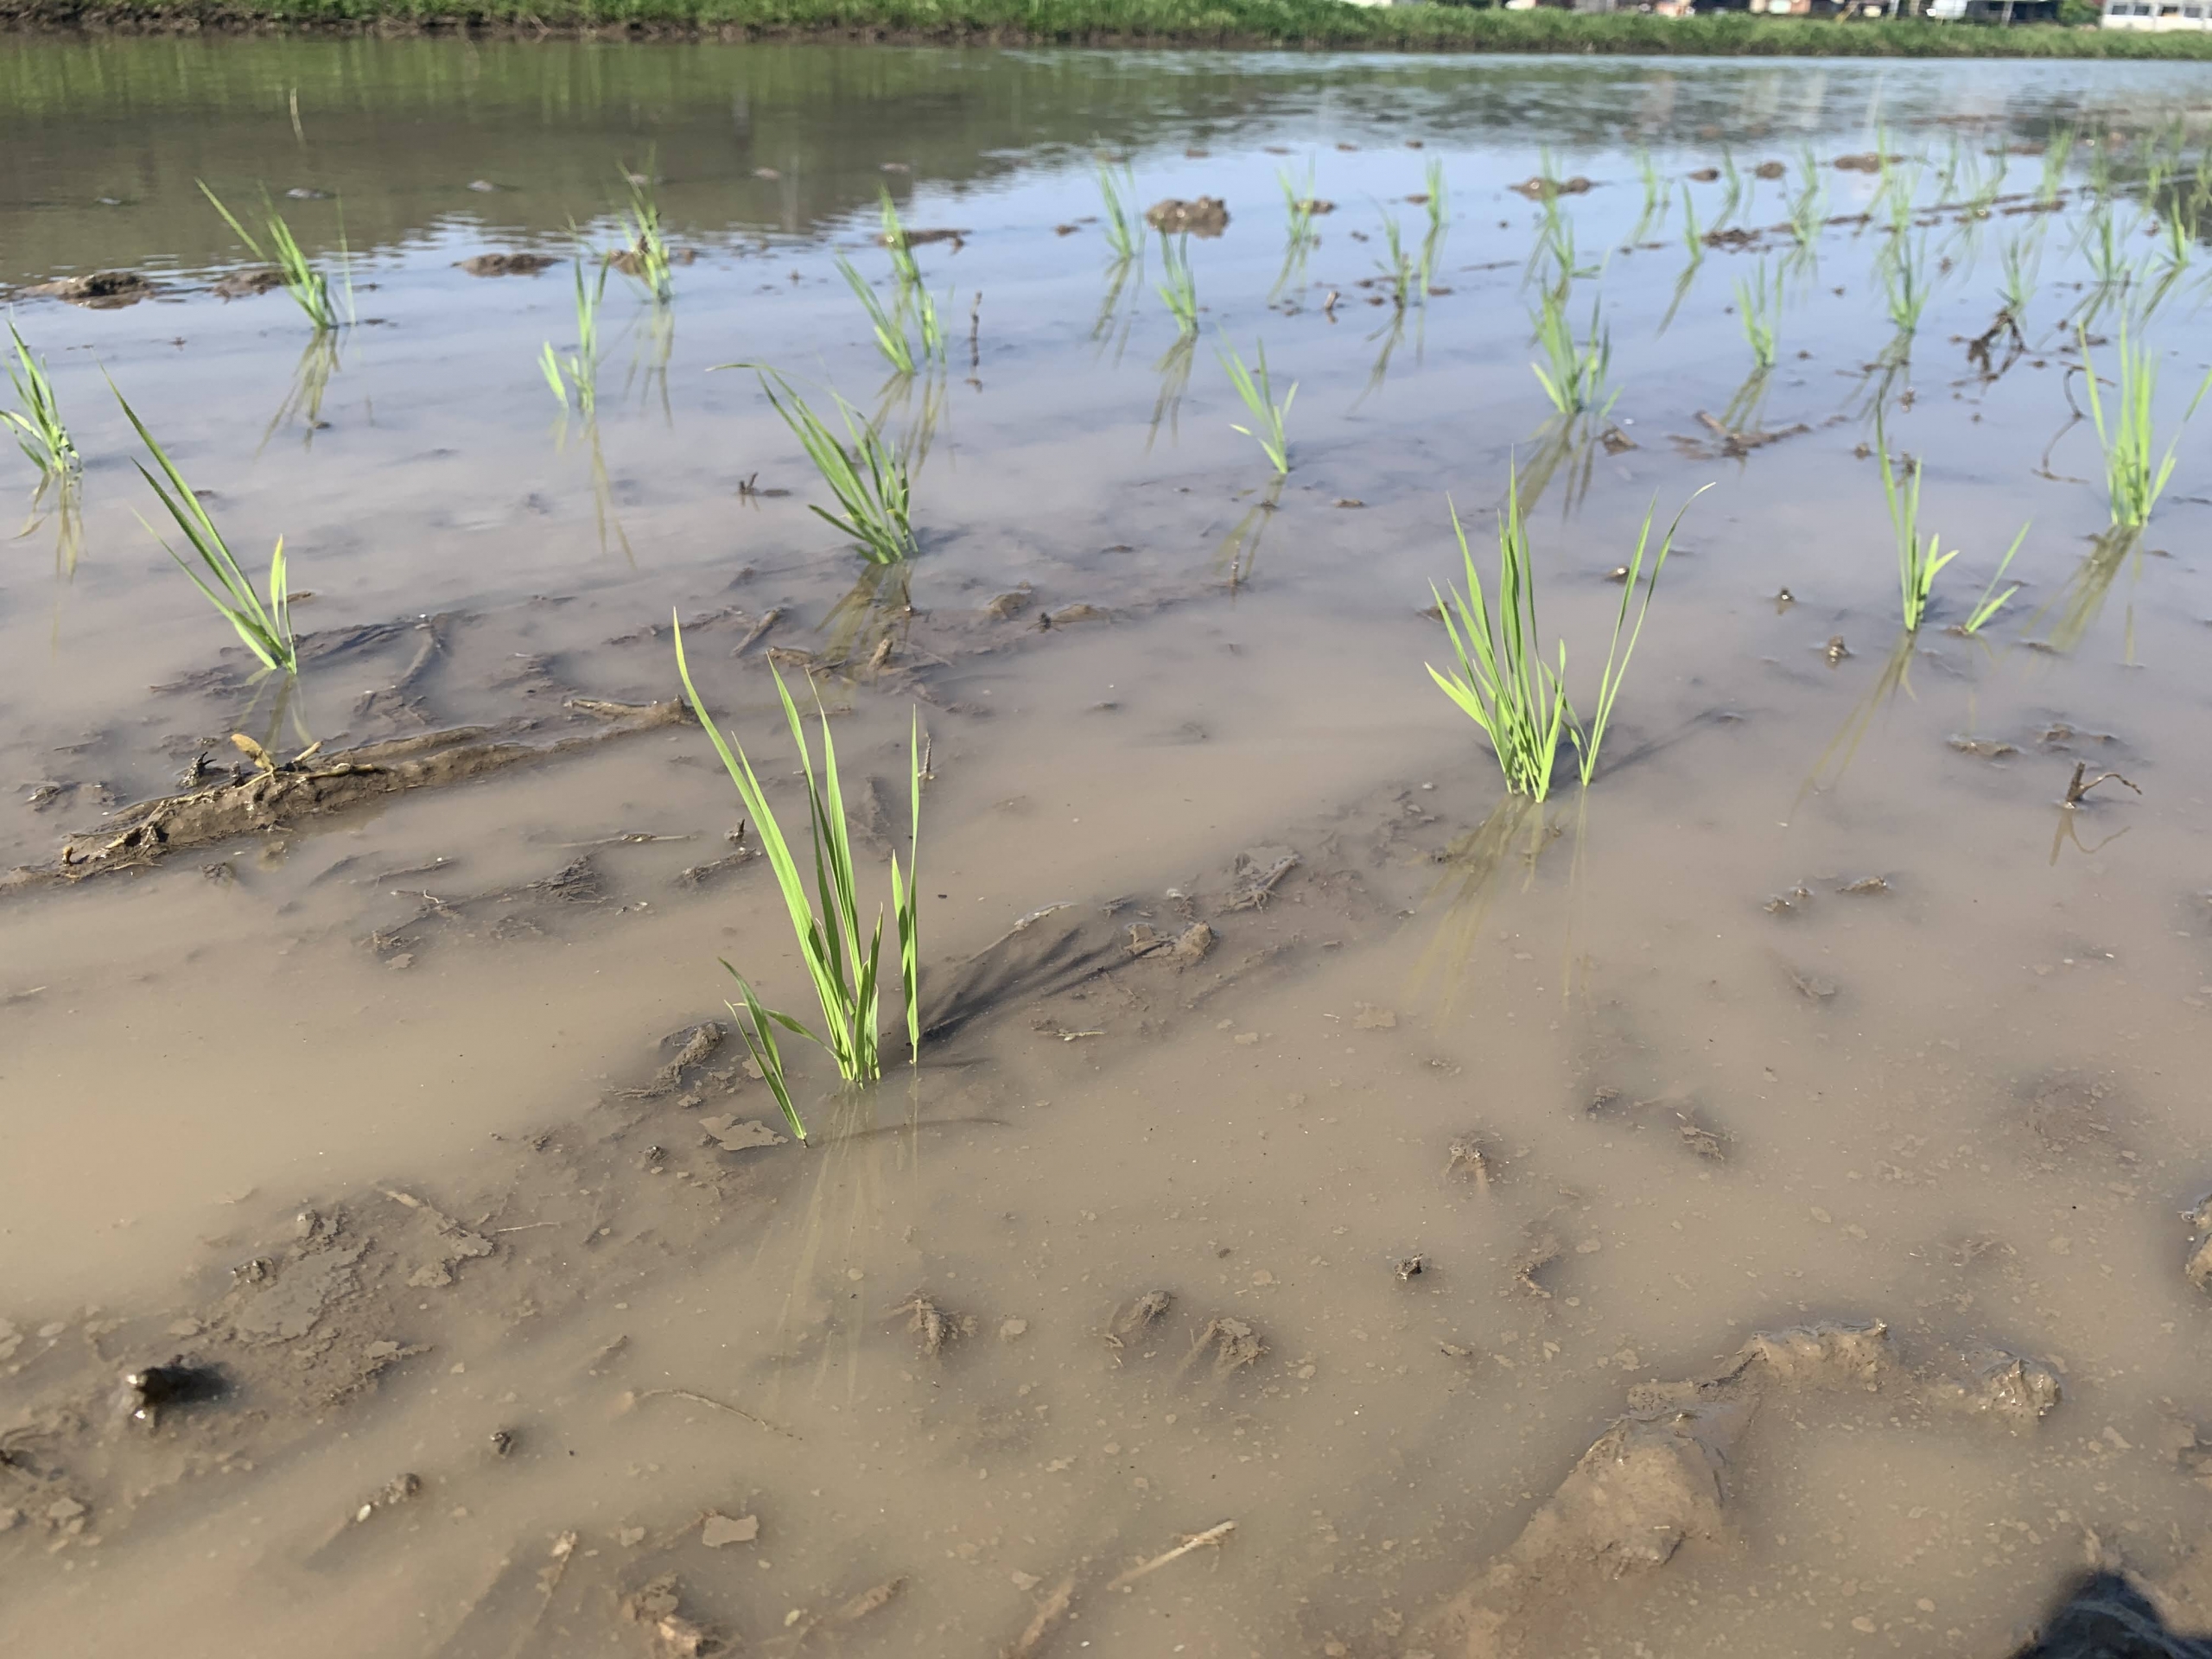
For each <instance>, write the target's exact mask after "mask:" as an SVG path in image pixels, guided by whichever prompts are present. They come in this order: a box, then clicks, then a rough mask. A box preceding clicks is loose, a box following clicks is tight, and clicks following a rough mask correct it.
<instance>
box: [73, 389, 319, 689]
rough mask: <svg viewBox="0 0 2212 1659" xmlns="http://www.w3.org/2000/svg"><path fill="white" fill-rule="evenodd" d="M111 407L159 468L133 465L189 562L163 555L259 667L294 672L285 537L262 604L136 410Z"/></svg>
mask: <svg viewBox="0 0 2212 1659" xmlns="http://www.w3.org/2000/svg"><path fill="white" fill-rule="evenodd" d="M116 402H118V403H119V404H122V405H123V412H124V415H125V416H128V417H129V419H130V424H131V427H132V428H133V429H135V430H136V431H137V434H138V438H139V442H142V443H143V444H144V445H145V446H146V450H147V453H148V454H151V455H152V456H153V458H154V461H155V464H156V466H158V467H160V468H161V469H162V477H161V478H156V477H155V476H154V474H152V473H150V472H148V471H147V470H146V463H145V462H143V461H140V462H138V463H137V467H138V472H139V474H140V476H142V477H143V478H144V479H145V480H146V482H147V483H149V485H151V486H153V490H154V493H155V495H156V496H157V497H159V498H160V499H161V503H162V506H163V507H165V508H167V509H168V515H169V517H170V518H172V519H174V520H175V523H176V527H177V529H178V530H179V531H181V532H183V535H184V539H185V542H186V544H187V545H188V546H189V547H190V548H191V549H192V552H193V558H192V559H191V560H187V559H186V558H185V557H184V556H183V555H181V554H180V553H179V552H178V551H177V550H175V548H173V547H171V546H170V545H169V544H168V543H167V542H165V541H164V542H162V551H163V552H165V553H167V554H168V556H169V557H171V558H172V559H174V560H175V561H176V566H177V569H180V570H181V571H183V572H184V574H185V575H188V576H189V577H190V578H191V579H192V585H193V586H194V587H195V588H198V589H199V590H200V593H201V594H203V595H204V596H205V597H206V599H207V602H208V603H209V604H210V605H213V607H215V608H216V609H217V610H219V611H220V612H221V613H223V617H224V620H226V621H227V622H229V623H230V625H231V627H232V631H233V632H236V633H237V635H238V639H240V640H241V641H242V642H244V644H245V648H246V649H247V650H248V651H251V652H252V653H253V654H254V656H255V658H257V660H258V661H259V662H260V664H261V665H262V666H263V667H264V668H268V669H281V670H282V671H283V672H285V673H287V674H296V673H297V672H298V671H299V666H300V657H299V646H298V644H297V642H296V640H295V639H293V637H292V598H291V592H292V590H291V583H290V580H289V575H288V574H287V572H286V569H285V565H284V538H283V537H281V536H280V537H277V550H276V552H275V553H273V554H272V555H270V560H269V594H268V598H267V600H266V601H265V602H264V600H263V598H262V596H261V595H260V594H257V593H255V592H254V591H253V583H252V582H251V581H249V580H248V579H247V577H246V574H245V571H244V570H242V569H239V568H238V560H237V559H236V558H234V557H232V554H231V549H230V544H229V543H226V541H224V539H223V533H222V531H219V530H218V529H216V528H215V521H214V520H213V518H209V517H208V515H207V506H206V505H205V504H203V503H202V502H201V500H200V498H199V497H198V496H197V495H195V494H194V493H193V491H192V486H190V485H189V484H188V483H186V482H185V481H184V474H182V473H181V472H179V471H178V470H177V469H176V464H175V462H174V461H171V460H170V459H169V458H168V454H166V453H165V452H164V451H163V450H162V446H161V445H160V444H159V443H157V442H155V441H154V435H153V434H152V433H151V432H149V431H148V430H147V429H146V423H145V422H143V421H142V420H140V419H139V418H138V411H137V410H135V409H133V408H131V407H130V403H129V402H128V401H127V400H126V399H125V398H124V396H123V394H122V393H121V392H119V391H118V392H117V393H116ZM164 480H167V481H166V482H164ZM140 522H142V523H143V522H144V521H143V519H142V520H141V521H140ZM146 528H147V529H148V530H149V531H153V528H154V527H153V526H152V525H151V524H148V525H147V526H146ZM154 537H155V539H156V541H160V540H161V532H160V531H154ZM195 563H196V564H197V567H198V568H197V569H195V568H194V564H195Z"/></svg>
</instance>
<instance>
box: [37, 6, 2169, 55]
mask: <svg viewBox="0 0 2212 1659" xmlns="http://www.w3.org/2000/svg"><path fill="white" fill-rule="evenodd" d="M7 23H13V24H15V25H16V26H18V27H29V28H52V27H68V26H72V25H85V26H91V27H95V28H98V27H108V28H117V29H175V28H187V29H188V28H194V27H215V28H222V27H236V28H249V29H251V28H257V27H263V28H265V27H269V26H271V25H276V26H279V27H283V26H290V27H298V28H306V29H317V28H323V29H328V28H336V29H363V28H369V27H374V26H382V27H385V28H391V27H394V26H397V27H400V28H421V29H444V28H477V29H501V30H509V29H512V30H517V31H524V32H528V33H531V34H536V33H539V32H541V31H544V30H552V31H555V32H558V33H563V34H574V33H594V32H596V33H626V32H628V33H645V34H668V35H721V36H724V37H730V38H743V37H768V38H791V37H795V36H806V35H823V36H832V37H842V38H846V39H853V38H861V39H868V38H878V39H892V40H902V41H945V42H954V41H1001V42H1014V41H1031V42H1058V43H1063V44H1068V45H1082V44H1090V43H1104V42H1124V41H1144V42H1151V43H1156V44H1161V45H1192V46H1285V47H1300V48H1347V49H1361V48H1365V49H1370V50H1381V51H1413V52H1426V51H1433V52H1529V53H1537V52H1545V53H1567V52H1584V53H1598V52H1603V53H1641V54H1663V55H1676V56H1700V57H1897V58H1971V57H2018V58H2183V59H2212V34H2158V35H2152V34H2138V33H2135V32H2133V31H2126V30H2117V29H2094V28H2086V29H2083V28H2059V27H2056V26H2050V25H2024V26H2018V27H2014V28H2011V29H1998V28H1993V27H1988V26H1984V25H1978V24H1968V23H1930V22H1834V21H1832V20H1826V19H1823V20H1818V21H1815V20H1813V19H1809V18H1788V17H1754V16H1749V15H1748V14H1743V13H1736V14H1730V15H1726V16H1705V17H1688V18H1679V19H1676V18H1663V17H1649V16H1635V15H1629V16H1587V15H1582V14H1579V13H1574V12H1567V11H1558V10H1539V11H1503V10H1491V9H1476V8H1472V7H1464V6H1452V5H1426V6H1376V7H1366V6H1354V5H1348V4H1344V3H1341V0H0V25H5V24H7Z"/></svg>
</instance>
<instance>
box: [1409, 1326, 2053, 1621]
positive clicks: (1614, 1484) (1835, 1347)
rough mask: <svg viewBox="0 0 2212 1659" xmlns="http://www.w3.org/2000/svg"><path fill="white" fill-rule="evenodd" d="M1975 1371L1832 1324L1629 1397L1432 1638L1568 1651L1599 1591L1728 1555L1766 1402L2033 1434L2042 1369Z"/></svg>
mask: <svg viewBox="0 0 2212 1659" xmlns="http://www.w3.org/2000/svg"><path fill="white" fill-rule="evenodd" d="M1969 1363H1970V1365H1971V1366H1972V1369H1971V1370H1969V1372H1968V1374H1967V1376H1966V1377H1964V1378H1963V1379H1961V1378H1960V1377H1957V1376H1948V1375H1945V1374H1943V1373H1942V1371H1941V1370H1938V1371H1936V1373H1935V1374H1934V1375H1931V1376H1923V1375H1922V1374H1920V1373H1917V1372H1916V1371H1914V1370H1911V1369H1910V1368H1909V1367H1907V1366H1906V1365H1905V1363H1904V1361H1903V1360H1902V1359H1901V1358H1900V1357H1898V1355H1897V1351H1896V1350H1895V1348H1894V1346H1893V1345H1892V1344H1891V1338H1890V1332H1889V1327H1888V1326H1887V1325H1884V1324H1882V1323H1880V1322H1879V1321H1875V1322H1872V1323H1868V1324H1846V1323H1840V1322H1831V1323H1826V1324H1821V1325H1806V1326H1797V1327H1793V1328H1790V1329H1787V1330H1783V1331H1777V1332H1761V1333H1759V1334H1758V1335H1755V1336H1753V1337H1752V1338H1750V1339H1749V1340H1748V1341H1747V1342H1745V1344H1744V1345H1743V1347H1742V1348H1741V1349H1739V1350H1738V1352H1737V1354H1736V1357H1735V1358H1734V1359H1733V1360H1732V1361H1731V1362H1730V1363H1728V1364H1727V1365H1726V1367H1725V1368H1724V1369H1722V1370H1720V1371H1719V1372H1718V1373H1716V1374H1715V1375H1713V1376H1708V1377H1703V1378H1699V1379H1696V1380H1693V1381H1689V1382H1683V1383H1642V1384H1638V1385H1637V1386H1635V1387H1633V1388H1631V1389H1630V1390H1629V1395H1628V1409H1627V1411H1626V1412H1625V1413H1624V1414H1622V1415H1621V1416H1620V1417H1619V1418H1618V1419H1617V1420H1616V1421H1614V1422H1613V1424H1612V1426H1611V1427H1609V1428H1608V1429H1606V1430H1605V1433H1603V1434H1601V1435H1599V1437H1598V1440H1596V1442H1595V1443H1594V1444H1593V1445H1592V1446H1591V1447H1590V1449H1589V1450H1588V1451H1587V1452H1584V1453H1583V1455H1582V1456H1581V1458H1580V1459H1579V1460H1578V1461H1577V1462H1576V1464H1575V1465H1574V1467H1573V1470H1572V1471H1569V1473H1568V1474H1567V1478H1566V1479H1565V1480H1564V1481H1562V1482H1561V1483H1560V1486H1559V1489H1558V1491H1555V1492H1554V1494H1553V1495H1552V1497H1550V1498H1549V1499H1548V1501H1547V1502H1546V1503H1544V1504H1543V1505H1542V1507H1541V1508H1540V1509H1539V1510H1537V1511H1536V1512H1535V1515H1534V1516H1531V1517H1530V1518H1529V1522H1528V1524H1527V1526H1525V1527H1524V1528H1523V1529H1522V1532H1521V1535H1520V1536H1519V1537H1518V1538H1516V1540H1515V1541H1513V1543H1512V1544H1511V1545H1510V1547H1509V1548H1507V1549H1506V1550H1505V1552H1504V1553H1503V1554H1501V1555H1499V1556H1498V1557H1497V1559H1496V1560H1493V1561H1491V1563H1490V1564H1489V1565H1488V1566H1487V1567H1484V1568H1482V1569H1481V1570H1480V1571H1479V1572H1478V1573H1476V1575H1475V1576H1474V1577H1473V1578H1472V1579H1471V1580H1470V1581H1469V1583H1468V1584H1467V1585H1466V1586H1465V1588H1463V1589H1462V1590H1461V1591H1460V1592H1459V1594H1458V1595H1457V1596H1455V1597H1453V1598H1452V1600H1451V1601H1450V1602H1448V1603H1447V1604H1446V1605H1445V1607H1444V1608H1443V1609H1442V1610H1441V1611H1440V1613H1439V1614H1438V1615H1437V1616H1436V1617H1435V1618H1433V1620H1431V1621H1430V1622H1429V1624H1428V1626H1427V1633H1428V1635H1429V1637H1431V1638H1432V1639H1433V1641H1434V1642H1435V1643H1436V1645H1437V1647H1438V1649H1439V1650H1441V1649H1443V1648H1445V1647H1447V1646H1450V1647H1454V1648H1456V1649H1457V1650H1458V1651H1459V1652H1461V1653H1464V1654H1465V1655H1466V1656H1467V1659H1504V1656H1508V1655H1520V1654H1528V1655H1534V1654H1539V1653H1545V1652H1554V1651H1558V1650H1560V1649H1559V1643H1558V1642H1557V1641H1556V1640H1555V1639H1554V1638H1555V1637H1556V1636H1557V1634H1558V1632H1557V1630H1556V1628H1555V1627H1556V1624H1557V1623H1558V1621H1560V1619H1561V1618H1565V1617H1567V1616H1570V1615H1571V1614H1572V1613H1573V1611H1574V1610H1575V1609H1576V1608H1577V1606H1578V1605H1580V1604H1581V1603H1583V1602H1585V1601H1586V1600H1587V1599H1588V1598H1589V1597H1590V1596H1591V1594H1592V1593H1593V1592H1596V1591H1597V1590H1598V1589H1599V1587H1600V1586H1603V1585H1605V1584H1606V1583H1607V1582H1609V1581H1611V1580H1618V1579H1620V1578H1623V1577H1624V1576H1627V1575H1629V1574H1631V1573H1642V1572H1649V1571H1652V1570H1654V1569H1656V1568H1658V1567H1663V1566H1665V1565H1666V1564H1667V1562H1669V1560H1672V1559H1673V1558H1674V1555H1675V1552H1676V1551H1677V1550H1678V1549H1680V1548H1681V1547H1682V1545H1683V1544H1684V1543H1686V1542H1688V1541H1705V1542H1710V1543H1713V1544H1716V1545H1725V1544H1726V1542H1727V1541H1728V1540H1729V1537H1730V1529H1729V1516H1728V1510H1729V1505H1730V1501H1731V1493H1730V1490H1729V1482H1730V1478H1731V1471H1732V1469H1733V1468H1734V1467H1735V1466H1736V1465H1738V1463H1739V1462H1740V1461H1741V1459H1739V1458H1738V1445H1739V1443H1740V1442H1741V1441H1742V1440H1743V1437H1744V1435H1745V1432H1746V1430H1748V1429H1749V1428H1750V1427H1751V1423H1752V1421H1753V1420H1754V1419H1755V1417H1756V1416H1757V1414H1758V1409H1759V1408H1760V1406H1761V1405H1762V1404H1763V1403H1764V1402H1766V1401H1767V1400H1768V1399H1770V1397H1773V1396H1777V1395H1793V1394H1800V1393H1806V1392H1812V1391H1825V1392H1842V1393H1865V1394H1881V1395H1886V1396H1889V1397H1890V1398H1891V1400H1892V1401H1893V1402H1896V1403H1899V1404H1918V1405H1924V1406H1942V1405H1954V1406H1955V1405H1964V1406H1967V1407H1968V1408H1971V1409H1973V1410H1974V1411H1976V1412H1980V1413H1987V1414H1991V1415H1994V1416H1997V1417H1999V1418H2002V1419H2005V1420H2007V1421H2012V1422H2013V1423H2015V1424H2016V1425H2017V1424H2025V1425H2029V1426H2031V1425H2032V1424H2033V1423H2034V1422H2036V1421H2039V1420H2040V1419H2041V1418H2042V1416H2043V1415H2044V1414H2046V1413H2047V1412H2049V1411H2050V1409H2051V1408H2053V1407H2055V1406H2056V1404H2057V1403H2058V1400H2059V1395H2060V1390H2059V1386H2058V1380H2057V1377H2056V1375H2055V1374H2054V1373H2052V1372H2051V1370H2050V1368H2048V1367H2047V1366H2044V1365H2042V1364H2040V1363H2037V1362H2035V1361H2032V1360H2024V1359H2022V1358H2020V1357H2018V1356H2015V1355H2012V1354H2007V1353H2004V1352H2002V1351H1998V1350H1993V1349H1992V1350H1985V1351H1982V1352H1981V1353H1980V1355H1978V1356H1974V1357H1970V1358H1969ZM2038 1651H2040V1650H2038ZM2052 1651H2054V1652H2056V1651H2068V1652H2073V1651H2076V1650H2075V1649H2054V1650H2052ZM2080 1651H2083V1652H2086V1651H2088V1650H2087V1649H2083V1650H2080Z"/></svg>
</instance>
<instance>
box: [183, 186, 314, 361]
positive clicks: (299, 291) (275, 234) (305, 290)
mask: <svg viewBox="0 0 2212 1659" xmlns="http://www.w3.org/2000/svg"><path fill="white" fill-rule="evenodd" d="M196 182H198V184H199V186H200V194H202V195H204V196H206V197H207V200H209V201H210V202H212V203H213V205H214V208H215V211H216V212H217V213H220V214H221V215H222V216H223V222H224V223H225V224H226V225H228V226H230V227H231V231H232V234H233V235H235V236H236V237H237V238H238V240H239V241H241V242H243V243H245V245H246V246H247V247H248V248H249V249H250V250H251V251H252V253H253V257H255V258H257V259H258V260H261V261H262V262H263V263H264V264H272V265H275V266H276V267H277V270H278V271H280V272H281V273H282V274H283V278H284V291H285V292H286V293H288V294H289V295H290V296H292V298H293V299H294V300H296V302H298V304H299V308H300V309H301V310H302V311H304V312H306V313H307V314H308V321H309V322H312V323H313V324H314V325H315V327H317V328H335V327H337V326H338V308H337V307H336V306H335V305H334V303H333V302H332V301H331V297H330V282H329V279H328V278H327V277H324V276H323V274H322V273H321V271H319V270H316V269H315V267H314V265H312V264H309V263H308V257H307V255H306V254H305V253H304V252H303V251H302V250H301V248H300V245H299V243H298V241H297V240H296V239H295V238H294V237H293V235H292V227H291V226H289V225H287V224H286V223H285V222H284V220H283V215H281V214H280V213H277V210H276V209H275V208H274V207H270V206H269V205H268V203H267V201H266V200H264V202H263V203H262V212H263V213H264V214H265V215H266V216H267V218H268V220H269V223H268V226H266V234H267V235H268V238H269V247H268V249H267V250H266V251H264V249H263V247H262V245H261V243H260V242H259V241H258V240H257V238H255V237H254V235H253V233H252V232H251V231H249V230H247V229H246V227H245V226H243V225H241V224H239V223H238V216H237V215H236V214H234V213H232V212H231V210H230V209H229V208H227V207H225V206H223V202H222V198H220V197H219V196H218V195H217V194H215V193H214V192H213V190H210V189H209V188H207V181H205V180H204V179H203V180H199V181H196ZM341 251H342V248H341Z"/></svg>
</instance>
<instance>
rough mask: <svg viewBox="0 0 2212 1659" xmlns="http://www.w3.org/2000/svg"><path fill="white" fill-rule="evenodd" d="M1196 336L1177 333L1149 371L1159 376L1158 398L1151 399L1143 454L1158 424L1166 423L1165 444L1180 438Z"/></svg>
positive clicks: (1149, 448)
mask: <svg viewBox="0 0 2212 1659" xmlns="http://www.w3.org/2000/svg"><path fill="white" fill-rule="evenodd" d="M1197 356H1198V336H1197V335H1196V334H1178V335H1176V336H1175V340H1174V343H1173V345H1171V346H1168V348H1167V349H1166V351H1164V352H1162V353H1160V361H1158V362H1157V363H1155V364H1154V365H1152V372H1154V374H1156V375H1158V376H1159V377H1160V395H1159V396H1158V397H1154V399H1153V400H1152V426H1151V428H1150V429H1149V430H1147V432H1146V434H1145V439H1144V452H1145V454H1151V453H1152V446H1153V445H1154V443H1156V442H1159V440H1160V422H1162V421H1163V420H1164V421H1166V423H1167V441H1168V442H1170V443H1179V442H1181V441H1182V436H1183V393H1184V391H1185V388H1187V387H1188V386H1189V385H1190V384H1191V364H1192V361H1193V360H1194V359H1196V358H1197Z"/></svg>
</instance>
